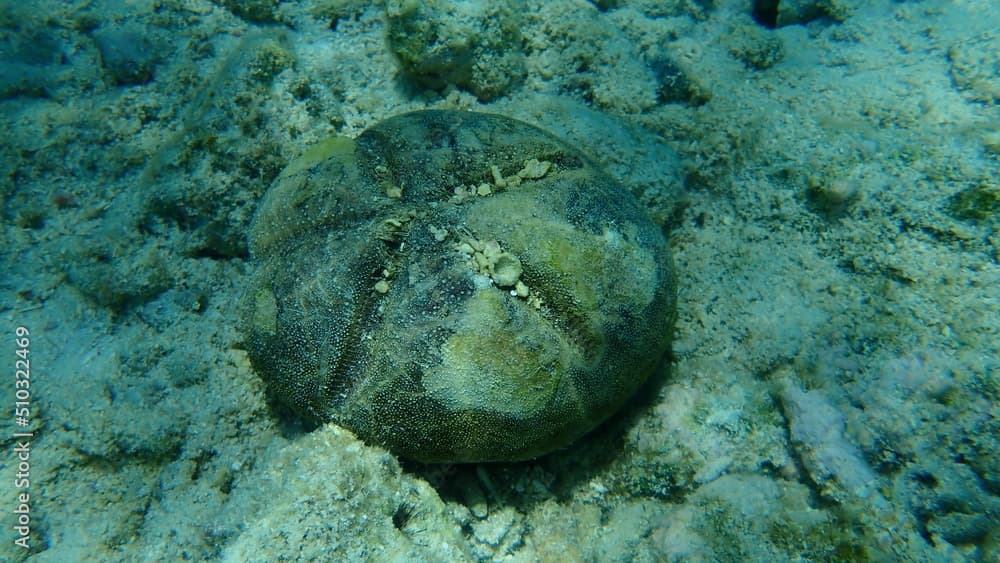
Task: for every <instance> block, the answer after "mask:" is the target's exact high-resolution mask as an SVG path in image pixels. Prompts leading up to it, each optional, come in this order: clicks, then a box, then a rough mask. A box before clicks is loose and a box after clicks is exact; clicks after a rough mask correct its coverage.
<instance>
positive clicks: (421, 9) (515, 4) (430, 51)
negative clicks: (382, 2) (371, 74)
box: [386, 0, 525, 101]
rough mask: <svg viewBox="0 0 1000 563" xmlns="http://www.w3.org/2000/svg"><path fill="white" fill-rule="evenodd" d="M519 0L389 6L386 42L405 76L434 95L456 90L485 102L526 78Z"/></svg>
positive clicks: (396, 1) (396, 0)
mask: <svg viewBox="0 0 1000 563" xmlns="http://www.w3.org/2000/svg"><path fill="white" fill-rule="evenodd" d="M524 11H525V7H524V5H523V2H522V1H521V0H514V1H512V2H481V3H480V2H458V3H455V2H439V1H436V0H432V1H430V2H415V1H413V0H390V1H389V2H388V3H387V5H386V23H387V40H388V44H389V49H390V50H391V51H392V52H393V54H395V55H396V58H397V59H398V61H399V64H400V70H402V71H403V74H405V75H406V76H407V77H409V78H410V79H411V80H412V81H413V82H414V83H415V84H417V85H419V86H421V87H423V88H429V89H432V90H442V89H444V88H445V87H446V86H448V85H455V86H457V87H459V88H462V89H464V90H468V91H469V92H472V93H473V94H475V95H476V97H477V98H479V99H480V100H483V101H488V100H493V99H495V98H498V97H500V96H504V95H507V94H509V93H510V91H511V90H512V89H513V88H514V87H515V86H516V85H517V84H518V83H519V82H520V81H521V80H522V79H523V78H524V75H525V61H524V59H525V57H524V52H523V48H522V43H523V39H522V37H521V31H520V30H521V27H522V25H523V23H522V21H521V17H520V14H522V13H524Z"/></svg>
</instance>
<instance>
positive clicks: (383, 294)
mask: <svg viewBox="0 0 1000 563" xmlns="http://www.w3.org/2000/svg"><path fill="white" fill-rule="evenodd" d="M250 248H251V251H252V253H253V257H254V259H255V261H256V262H257V263H258V269H257V272H256V274H255V275H254V277H253V281H252V283H251V285H250V287H249V289H248V290H247V293H246V296H245V297H244V302H243V310H244V311H245V312H246V314H245V317H244V319H243V322H244V327H245V334H246V344H247V350H248V352H249V356H250V359H251V361H252V363H253V365H254V367H255V369H256V370H257V371H258V372H259V373H260V375H261V376H262V377H263V378H264V379H265V380H266V381H267V383H268V385H269V386H270V388H271V389H272V391H273V392H274V393H275V394H276V395H277V396H278V397H279V398H280V399H281V400H282V401H283V402H285V403H287V404H288V405H289V406H291V407H292V408H293V409H295V410H296V411H298V412H300V413H301V414H302V415H304V416H307V417H309V418H312V419H314V420H317V421H333V422H336V423H337V424H341V425H343V426H345V427H347V428H349V429H351V430H353V431H354V432H355V433H356V434H358V435H359V436H360V437H361V438H363V439H364V440H366V441H368V442H371V443H374V444H379V445H383V446H385V447H387V448H388V449H390V450H391V451H393V452H395V453H397V454H398V455H401V456H403V457H407V458H411V459H415V460H419V461H429V462H473V461H512V460H522V459H528V458H532V457H536V456H539V455H541V454H544V453H546V452H549V451H551V450H553V449H555V448H559V447H562V446H565V445H567V444H569V443H570V442H572V441H573V440H575V439H577V438H579V437H580V436H581V435H583V434H584V433H586V432H588V431H589V430H591V429H593V428H594V427H595V426H596V425H598V424H599V423H600V422H601V421H603V420H604V419H606V418H607V417H608V416H610V415H611V414H612V413H613V412H614V411H615V410H616V409H618V408H619V407H620V406H621V405H622V403H623V402H624V401H625V400H626V399H627V398H628V397H629V396H630V395H631V394H632V393H633V392H635V390H636V389H637V388H638V387H639V386H640V385H641V384H642V383H643V381H644V380H645V379H646V378H647V377H648V375H649V374H650V372H651V371H652V370H653V369H654V367H655V366H656V364H657V362H658V361H659V360H660V359H661V357H662V355H663V353H664V352H665V351H666V349H667V347H668V346H669V342H670V333H671V330H672V326H673V321H674V317H675V305H676V297H675V292H676V283H675V277H674V273H673V269H672V268H673V267H672V262H671V259H670V254H669V249H668V247H667V242H666V240H665V239H664V236H663V234H662V233H661V232H660V229H659V228H658V227H657V226H656V225H655V224H653V223H652V222H651V221H650V219H649V218H648V217H647V216H646V215H645V213H644V212H643V210H642V209H641V208H640V206H639V204H638V202H637V201H636V200H635V198H634V197H633V196H632V195H631V194H630V193H628V192H627V191H626V190H625V189H624V188H623V187H622V186H621V185H619V184H618V183H617V182H615V181H614V180H613V179H612V178H611V177H610V176H608V175H607V174H606V173H604V172H603V171H601V170H599V169H598V168H597V167H596V166H595V165H594V164H592V163H591V162H590V161H589V160H588V159H587V158H585V157H584V156H583V155H582V154H580V153H579V152H578V151H576V150H574V149H573V148H571V147H569V146H567V145H566V144H564V143H563V142H561V141H560V140H558V139H556V138H555V137H553V136H552V135H550V134H548V133H546V132H544V131H541V130H540V129H537V128H535V127H532V126H530V125H528V124H526V123H523V122H520V121H517V120H514V119H510V118H506V117H502V116H498V115H490V114H481V113H469V112H459V111H419V112H414V113H408V114H404V115H400V116H396V117H393V118H390V119H387V120H385V121H383V122H381V123H379V124H377V125H375V126H373V127H371V128H370V129H368V130H366V131H365V132H364V133H362V134H361V135H360V136H359V137H358V138H357V139H356V140H350V139H343V138H334V139H330V140H328V141H326V142H325V143H322V144H320V145H319V146H317V147H315V148H313V149H312V150H310V151H309V152H307V153H306V154H304V155H303V156H302V157H300V158H298V159H297V160H295V161H294V162H292V163H291V164H289V166H288V167H287V168H286V169H285V170H284V172H282V174H281V175H280V177H279V178H278V179H277V180H276V181H275V184H274V185H273V186H272V187H271V189H270V191H269V192H268V193H267V195H266V197H265V198H264V200H263V201H262V203H261V205H260V208H259V209H258V211H257V215H256V218H255V219H254V223H253V226H252V229H251V233H250Z"/></svg>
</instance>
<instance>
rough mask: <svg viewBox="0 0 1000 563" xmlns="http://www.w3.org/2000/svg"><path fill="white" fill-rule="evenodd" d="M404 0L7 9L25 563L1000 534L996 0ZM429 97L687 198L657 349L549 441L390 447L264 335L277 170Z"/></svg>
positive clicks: (960, 541)
mask: <svg viewBox="0 0 1000 563" xmlns="http://www.w3.org/2000/svg"><path fill="white" fill-rule="evenodd" d="M369 4H370V5H369ZM404 4H406V5H404ZM412 4H413V3H409V2H397V1H388V0H387V1H385V2H375V3H367V2H349V1H341V2H337V1H323V0H313V1H307V2H287V3H280V4H279V3H277V2H275V1H269V0H251V1H247V2H232V1H225V0H215V1H208V0H130V1H127V2H119V1H112V0H93V1H78V2H62V1H56V0H34V1H27V2H13V1H6V0H5V1H3V2H2V4H0V30H2V31H0V61H2V62H0V64H2V66H0V98H2V99H0V115H2V119H3V133H2V145H0V150H2V155H0V167H2V172H3V174H2V175H0V194H2V198H3V200H2V201H3V221H2V233H3V234H2V236H3V241H2V244H0V256H2V261H3V270H2V276H0V314H2V316H3V320H4V328H3V330H4V333H5V336H4V338H3V339H2V342H3V346H4V349H3V350H2V351H0V352H2V354H0V356H2V357H3V358H6V359H5V360H4V361H5V362H6V363H5V368H4V371H3V374H4V381H3V385H2V386H0V389H2V390H3V391H2V393H3V395H2V397H3V404H4V405H5V406H4V407H3V412H4V413H6V415H7V417H8V421H5V423H4V424H5V425H7V426H6V428H8V430H7V431H6V432H5V435H4V444H5V453H4V455H3V457H2V458H0V476H2V481H0V491H2V495H0V508H2V509H0V515H2V516H0V521H2V524H3V525H2V529H3V535H2V537H3V542H2V544H0V560H5V561H21V560H30V561H137V560H169V561H178V560H186V559H187V560H210V559H216V558H220V559H226V560H232V561H275V560H285V561H307V560H328V561H360V560H374V561H472V560H478V561H793V560H798V561H814V560H815V561H845V560H871V561H965V560H971V561H976V560H979V561H997V560H1000V497H998V495H1000V452H998V450H997V444H998V435H1000V420H998V414H1000V411H998V406H997V405H998V399H1000V331H998V327H1000V312H998V310H1000V233H998V230H997V229H998V226H1000V105H998V104H1000V32H998V29H1000V4H998V3H997V2H993V1H989V0H947V1H946V0H926V1H906V2H903V1H889V0H873V1H868V2H866V1H861V0H816V1H808V0H807V1H800V2H795V1H786V0H782V2H780V3H779V4H778V11H777V13H767V12H768V11H767V10H765V9H763V8H764V7H763V6H762V7H761V9H760V10H758V12H759V13H758V14H757V19H758V20H761V21H760V22H758V21H755V19H754V17H752V14H751V8H750V4H751V2H748V1H740V0H715V1H712V0H702V1H698V0H662V1H657V0H620V1H617V2H615V1H607V2H595V3H589V2H585V1H583V0H576V1H571V0H553V1H539V0H525V1H523V2H516V3H510V4H501V3H492V2H482V3H479V2H456V3H451V4H449V3H442V4H435V3H425V4H424V7H423V8H419V7H418V8H414V7H413V5H412ZM446 11H450V12H451V15H446V14H445V12H446ZM387 21H393V22H395V23H396V24H399V23H400V22H403V23H405V24H406V25H410V26H412V29H415V30H423V31H426V30H428V29H432V30H435V33H436V34H437V37H438V38H439V42H438V44H436V45H428V44H424V45H423V46H421V45H419V44H413V43H410V44H402V45H401V44H400V42H403V43H405V42H406V41H407V40H405V39H396V42H395V43H391V42H390V41H389V40H388V39H387ZM764 24H767V25H764ZM771 24H781V25H771ZM772 27H773V29H772ZM418 35H419V34H413V35H411V39H412V37H415V36H418ZM431 35H433V34H431ZM449 45H450V46H452V47H454V46H455V45H464V46H465V47H466V49H465V52H466V54H467V55H468V56H467V57H465V58H464V59H462V60H456V59H455V57H453V56H450V55H449V52H448V47H447V46H449ZM405 49H410V50H411V51H412V50H414V49H415V50H416V51H417V55H416V59H415V60H417V61H418V62H416V63H412V62H411V63H410V64H409V65H408V66H407V65H404V64H402V63H401V62H400V60H399V59H397V58H396V56H394V54H393V53H394V50H395V51H401V50H405ZM420 49H425V50H426V51H425V52H420ZM420 108H457V109H469V110H482V111H490V112H496V113H501V114H504V115H508V116H512V117H516V118H520V119H522V120H525V121H527V122H529V123H533V124H536V125H539V126H541V127H543V128H545V129H548V130H550V131H552V132H554V133H556V134H557V135H559V136H561V137H563V138H565V139H568V140H570V141H571V142H572V143H573V144H574V145H575V146H578V147H580V148H581V149H582V150H584V151H585V152H587V153H589V154H590V155H591V156H592V157H593V158H594V159H595V160H596V161H597V162H599V163H600V164H602V165H603V166H604V167H605V168H606V169H607V170H608V171H609V172H610V173H611V174H612V175H613V176H615V177H616V178H617V179H619V180H621V181H622V182H623V183H624V184H625V185H626V186H627V187H628V188H629V189H631V190H632V191H633V192H634V193H635V194H636V195H637V196H638V197H639V199H640V200H641V201H642V203H643V204H644V205H646V206H647V208H648V209H649V210H650V214H651V215H652V216H653V217H654V219H655V220H656V221H658V222H659V223H661V224H663V225H664V227H665V229H666V230H667V231H668V233H669V240H670V243H671V246H672V248H673V250H674V253H675V260H676V264H677V268H678V272H679V276H680V300H679V320H678V322H677V327H676V336H675V340H674V343H673V352H672V354H671V357H670V358H669V362H668V364H669V365H667V366H665V368H664V369H663V370H662V372H661V373H659V374H658V375H657V376H656V377H657V378H659V379H658V380H657V381H658V384H656V385H654V386H652V388H651V389H652V390H651V391H648V392H647V395H648V396H645V397H641V398H640V400H638V401H636V402H635V403H634V404H630V405H629V406H628V407H627V408H626V409H625V411H624V412H623V413H622V414H621V415H620V416H617V417H615V418H614V419H612V420H611V421H610V422H608V423H607V424H605V425H603V426H601V427H600V428H599V429H598V430H597V431H595V432H594V433H592V434H591V435H589V436H588V437H586V438H585V439H583V440H582V441H580V442H578V443H577V444H575V445H573V446H572V447H569V448H567V449H565V450H562V451H558V452H555V453H554V454H551V455H549V456H546V457H544V458H542V459H539V460H536V461H531V462H524V463H517V464H482V465H468V466H466V465H442V466H431V467H427V466H420V465H417V464H412V463H408V462H402V463H401V462H399V461H397V460H396V459H395V458H394V457H393V456H391V455H390V454H388V453H386V452H385V451H383V450H380V449H378V448H374V447H370V446H366V445H365V444H364V443H363V442H361V441H359V440H358V439H356V438H355V437H354V436H353V435H351V434H350V433H349V432H347V431H345V430H343V429H339V428H337V427H333V426H329V427H324V428H319V429H311V428H307V427H305V426H303V425H301V424H299V423H297V422H296V421H295V420H294V419H293V418H290V417H288V416H287V413H285V412H284V411H282V410H281V409H279V408H276V407H275V405H273V404H272V403H271V402H269V400H268V397H267V395H266V393H265V389H264V384H263V383H262V382H261V380H260V379H259V378H258V376H256V375H255V374H254V372H253V370H252V368H251V367H250V365H249V362H248V360H247V356H246V353H245V352H244V351H243V350H242V349H241V336H240V330H239V326H238V322H237V321H238V319H239V317H240V312H239V310H238V307H239V298H240V295H241V291H242V288H243V287H244V286H245V284H246V280H247V279H248V275H249V273H250V272H251V271H252V267H251V263H250V260H249V256H248V251H247V246H246V232H247V227H248V224H249V221H250V219H251V218H252V215H253V212H254V209H255V204H256V202H257V201H258V200H259V199H260V198H261V196H262V195H263V193H264V192H265V191H266V189H267V187H268V185H269V184H270V182H271V180H273V179H274V178H275V176H276V175H277V173H278V172H279V171H280V170H281V169H282V167H283V166H284V165H285V164H286V163H287V162H288V161H289V160H290V159H292V158H294V157H295V156H296V155H298V154H300V153H301V152H302V151H303V150H305V148H307V147H309V146H310V145H311V144H313V143H315V142H317V141H319V140H321V139H323V138H325V137H327V136H330V135H345V136H355V135H357V134H358V133H359V132H361V131H362V130H364V129H365V128H366V127H368V126H370V125H372V124H374V123H376V122H378V121H380V120H381V119H383V118H385V117H388V116H391V115H394V114H397V113H401V112H404V111H408V110H413V109H420ZM18 326H24V327H27V328H28V329H29V330H30V333H31V335H30V358H31V370H32V371H31V389H30V392H31V400H30V402H31V404H30V422H29V424H28V426H26V427H17V426H15V424H14V421H13V417H12V416H11V415H12V414H13V406H14V405H13V403H14V401H15V388H14V385H15V383H14V379H15V374H14V362H15V359H16V357H15V354H16V349H17V346H16V344H15V342H14V331H15V328H16V327H18ZM18 430H20V431H30V432H33V434H34V436H33V438H31V439H30V440H29V441H30V485H29V486H28V487H27V488H20V489H19V488H17V487H16V486H15V473H16V472H17V464H18V459H17V456H16V454H15V447H16V446H17V442H18V441H19V440H17V439H15V438H14V437H13V433H14V432H15V431H18ZM21 441H23V440H21ZM21 493H28V494H29V496H30V536H29V538H28V543H29V544H30V548H29V549H27V550H26V549H23V548H22V547H19V546H17V545H16V544H15V543H14V541H15V539H17V537H18V536H17V533H16V532H15V529H14V526H15V525H16V517H17V515H16V514H15V513H14V510H15V509H16V507H17V505H18V503H17V499H16V496H17V495H18V494H21Z"/></svg>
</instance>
